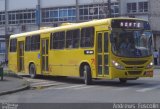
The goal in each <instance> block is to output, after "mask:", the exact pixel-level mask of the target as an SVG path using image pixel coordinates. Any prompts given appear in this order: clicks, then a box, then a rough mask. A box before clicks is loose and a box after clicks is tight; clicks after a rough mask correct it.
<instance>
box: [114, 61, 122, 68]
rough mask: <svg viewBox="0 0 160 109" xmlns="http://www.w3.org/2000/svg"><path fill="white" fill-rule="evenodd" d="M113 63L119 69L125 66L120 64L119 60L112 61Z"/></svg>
mask: <svg viewBox="0 0 160 109" xmlns="http://www.w3.org/2000/svg"><path fill="white" fill-rule="evenodd" d="M112 64H113V66H114V67H116V68H117V69H121V70H123V69H124V67H123V66H122V65H120V64H119V63H118V62H116V61H112Z"/></svg>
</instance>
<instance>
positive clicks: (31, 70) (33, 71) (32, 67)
mask: <svg viewBox="0 0 160 109" xmlns="http://www.w3.org/2000/svg"><path fill="white" fill-rule="evenodd" d="M29 75H30V77H31V78H36V67H35V65H34V64H31V65H30V67H29Z"/></svg>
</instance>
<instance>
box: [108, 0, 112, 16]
mask: <svg viewBox="0 0 160 109" xmlns="http://www.w3.org/2000/svg"><path fill="white" fill-rule="evenodd" d="M107 17H108V18H110V17H111V0H108V16H107Z"/></svg>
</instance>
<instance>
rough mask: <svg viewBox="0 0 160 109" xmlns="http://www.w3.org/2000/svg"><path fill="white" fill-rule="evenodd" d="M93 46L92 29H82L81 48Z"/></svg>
mask: <svg viewBox="0 0 160 109" xmlns="http://www.w3.org/2000/svg"><path fill="white" fill-rule="evenodd" d="M93 45H94V28H93V27H88V28H83V29H82V31H81V47H93Z"/></svg>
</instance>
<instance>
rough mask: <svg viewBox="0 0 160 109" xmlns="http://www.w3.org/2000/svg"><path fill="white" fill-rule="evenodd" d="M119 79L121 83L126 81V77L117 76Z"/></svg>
mask: <svg viewBox="0 0 160 109" xmlns="http://www.w3.org/2000/svg"><path fill="white" fill-rule="evenodd" d="M119 81H120V82H121V83H126V82H127V79H125V78H119Z"/></svg>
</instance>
